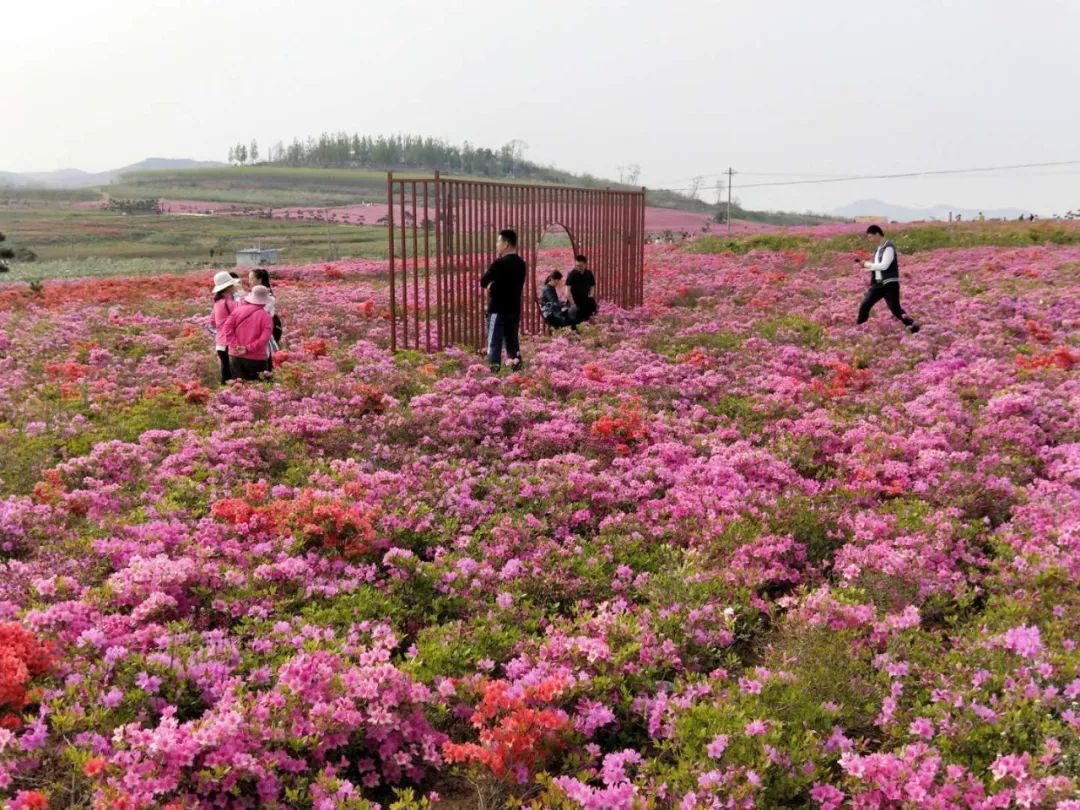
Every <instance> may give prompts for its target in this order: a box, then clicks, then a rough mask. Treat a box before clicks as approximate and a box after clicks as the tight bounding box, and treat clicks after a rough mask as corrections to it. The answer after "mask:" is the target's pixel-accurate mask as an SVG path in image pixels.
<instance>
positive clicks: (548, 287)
mask: <svg viewBox="0 0 1080 810" xmlns="http://www.w3.org/2000/svg"><path fill="white" fill-rule="evenodd" d="M561 285H562V273H560V272H559V271H558V270H556V271H555V272H553V273H552V274H551V275H549V276H548V277H547V278H546V279H544V289H543V290H542V291H541V293H540V312H541V313H542V314H543V316H544V323H546V324H547V325H548V326H550V327H552V328H553V329H561V328H562V327H564V326H569V327H571V328H572V329H574V330H577V321H576V320H574V316H573V315H572V314H571V312H570V307H569V305H568V304H567V303H566V302H565V301H563V300H562V299H561V298H560V297H559V287H560V286H561Z"/></svg>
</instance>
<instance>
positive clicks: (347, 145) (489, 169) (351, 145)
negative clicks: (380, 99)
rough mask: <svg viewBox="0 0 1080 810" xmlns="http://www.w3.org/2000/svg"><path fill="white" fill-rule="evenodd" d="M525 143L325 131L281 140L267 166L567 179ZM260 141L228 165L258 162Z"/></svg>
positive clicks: (232, 155) (235, 151)
mask: <svg viewBox="0 0 1080 810" xmlns="http://www.w3.org/2000/svg"><path fill="white" fill-rule="evenodd" d="M524 152H525V143H524V142H522V141H517V140H515V141H510V142H509V143H507V144H504V145H503V146H501V147H499V148H498V149H489V148H487V147H475V146H473V145H472V144H470V143H469V142H468V141H466V142H465V143H464V144H463V145H461V146H456V145H454V144H451V143H448V142H447V141H444V140H441V139H439V138H431V137H423V136H420V135H377V136H374V137H373V136H370V135H360V134H359V133H353V134H352V135H350V134H348V133H346V132H337V133H331V132H324V133H323V134H322V135H320V136H319V137H317V138H308V139H307V140H305V141H301V140H300V139H299V138H294V139H293V141H292V143H289V144H285V143H283V142H281V141H278V142H277V143H275V144H274V145H273V146H271V147H270V148H269V151H268V152H267V153H266V156H265V160H264V161H263V162H264V163H270V164H277V165H281V166H306V167H317V168H328V169H344V168H353V169H359V168H364V169H395V168H406V169H430V170H440V171H448V172H461V173H463V174H471V175H480V176H484V177H545V176H547V175H551V174H557V175H563V176H565V173H564V172H558V171H557V170H555V169H551V168H550V167H545V166H540V165H538V164H536V163H533V162H531V161H528V160H525V157H524ZM259 154H260V152H259V144H258V141H256V140H252V141H251V142H250V143H249V144H244V143H238V144H235V145H234V146H230V147H229V155H228V157H229V162H230V163H235V164H239V165H241V166H242V165H245V164H247V163H255V162H257V161H258V159H259Z"/></svg>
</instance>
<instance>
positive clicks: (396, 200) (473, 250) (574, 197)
mask: <svg viewBox="0 0 1080 810" xmlns="http://www.w3.org/2000/svg"><path fill="white" fill-rule="evenodd" d="M386 196H387V202H388V203H389V213H388V217H387V231H388V241H389V258H390V322H391V329H390V347H391V349H392V350H394V351H396V350H398V349H417V350H424V351H438V350H440V349H442V348H443V347H445V346H452V345H459V346H473V347H476V348H480V347H482V346H483V344H484V308H485V301H486V299H485V295H484V290H482V289H481V288H480V276H481V275H483V272H484V271H485V270H486V269H487V266H488V264H490V263H491V262H492V261H494V259H495V240H496V236H497V234H498V232H499V231H500V230H502V229H504V228H512V229H513V230H515V231H517V234H518V252H519V253H520V254H521V256H522V257H523V258H524V259H525V261H526V262H527V263H528V265H529V268H530V276H531V274H532V269H533V268H535V267H536V262H537V247H538V246H539V244H540V239H541V238H542V237H543V235H544V233H545V232H546V231H547V230H548V229H549V228H550V227H552V226H554V225H558V226H561V227H562V228H564V229H565V230H566V232H567V233H568V234H569V235H570V242H571V244H572V245H573V248H574V252H575V253H584V254H586V255H587V256H588V257H589V267H590V269H592V271H593V273H594V274H595V276H596V297H597V299H599V300H600V301H606V302H609V303H611V304H614V305H616V306H618V307H622V308H624V309H631V308H633V307H638V306H641V304H642V298H643V292H644V276H643V265H644V241H645V189H644V188H642V189H641V190H640V191H638V190H635V191H611V190H610V189H592V188H572V187H567V186H540V185H527V184H523V183H487V182H480V181H475V180H454V179H449V178H444V177H440V176H439V173H438V172H436V173H435V176H434V177H424V178H397V177H394V176H393V173H390V174H387V176H386ZM539 294H540V291H539V289H537V285H536V284H535V283H526V286H525V290H524V291H523V295H524V296H525V297H526V298H529V297H531V298H533V300H534V304H533V305H532V306H523V307H522V311H521V329H522V331H523V332H524V333H526V334H537V333H540V332H542V331H543V330H544V329H545V328H546V327H545V325H544V319H543V317H542V316H541V314H540V304H539ZM523 303H524V302H523Z"/></svg>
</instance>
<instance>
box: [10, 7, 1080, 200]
mask: <svg viewBox="0 0 1080 810" xmlns="http://www.w3.org/2000/svg"><path fill="white" fill-rule="evenodd" d="M3 30H4V37H3V48H2V52H0V169H3V170H9V171H29V170H50V169H56V168H61V167H78V168H82V169H86V170H90V171H99V170H104V169H109V168H115V167H117V166H122V165H125V164H128V163H133V162H135V161H137V160H140V159H142V158H144V157H148V156H164V157H194V158H204V159H218V160H224V159H225V157H226V153H227V150H228V146H229V144H231V143H234V142H237V141H245V142H247V141H250V140H251V139H252V138H256V139H258V141H259V143H260V145H262V146H263V147H264V148H265V146H266V145H267V144H269V143H272V142H274V141H277V140H279V139H280V140H284V141H288V140H290V139H291V138H292V137H293V136H300V137H306V136H308V135H316V134H318V133H319V132H321V131H324V130H334V131H336V130H345V131H348V132H353V131H360V132H367V133H372V134H376V133H380V132H383V133H392V132H405V133H417V134H430V135H433V136H439V137H443V138H446V139H448V140H450V141H452V142H461V141H464V140H469V141H471V142H473V143H474V144H477V145H488V146H493V147H496V146H499V145H501V144H503V143H505V142H507V141H510V140H512V139H515V138H519V139H521V140H523V141H525V142H526V143H527V144H528V145H529V147H528V150H527V151H526V156H527V157H529V158H530V159H533V160H536V161H539V162H542V163H553V164H556V165H558V166H560V167H562V168H566V169H571V170H576V171H590V172H593V173H594V174H598V175H606V176H612V177H617V176H618V168H617V167H618V166H620V165H625V164H632V163H637V164H640V166H641V169H642V175H641V180H642V182H644V183H646V184H648V185H651V186H665V185H666V186H685V185H686V181H687V179H688V178H689V177H691V176H692V175H696V174H703V175H707V174H711V173H715V172H720V171H722V170H723V169H725V168H726V167H727V166H729V165H731V166H733V167H734V168H735V169H736V170H741V171H742V172H743V174H741V175H740V176H738V177H737V178H736V185H735V189H736V196H737V197H739V198H740V199H741V200H742V202H743V203H744V204H748V205H750V206H753V207H769V208H787V209H799V210H802V209H815V210H825V209H829V208H832V207H835V206H838V205H842V204H845V203H847V202H850V201H852V200H855V199H859V198H862V197H878V198H881V199H885V200H888V201H890V202H894V203H900V204H910V205H930V204H934V203H942V202H948V203H952V204H955V205H958V206H967V207H974V208H992V207H995V206H1016V207H1021V208H1030V209H1033V210H1035V211H1038V212H1041V213H1046V214H1049V213H1053V212H1055V211H1061V212H1064V211H1065V210H1067V209H1070V208H1078V207H1080V164H1077V165H1076V166H1073V167H1064V168H1059V169H1042V170H1026V171H1021V172H1009V173H997V174H992V175H990V176H981V177H962V178H956V177H952V178H942V179H913V180H894V181H888V182H851V183H840V184H835V185H817V186H803V187H799V186H796V187H788V188H771V189H770V188H761V189H743V190H741V191H740V190H739V184H740V183H744V184H748V183H751V182H766V181H768V180H777V179H784V178H778V177H766V176H758V175H752V174H751V173H773V172H775V173H806V174H813V175H829V174H845V175H846V174H879V173H888V172H898V171H908V170H919V169H947V168H967V167H974V166H993V165H1001V164H1014V163H1034V162H1042V161H1067V160H1077V161H1080V103H1078V102H1077V86H1078V83H1077V80H1078V79H1080V58H1078V52H1077V40H1078V38H1080V0H905V2H895V1H894V2H890V3H881V2H873V1H872V0H818V2H806V0H791V1H790V2H787V1H782V0H753V2H751V1H750V0H740V1H739V2H735V1H734V0H733V1H732V2H718V1H714V2H708V1H707V0H664V1H663V2H655V1H653V2H649V0H623V1H622V2H616V1H615V0H609V2H595V1H594V0H543V1H542V2H539V1H538V2H515V1H514V0H504V1H503V2H494V1H493V0H459V1H458V2H454V0H444V1H443V2H421V1H420V0H381V1H380V2H372V0H308V1H307V2H302V3H301V2H278V1H277V0H258V1H257V2H256V1H255V0H36V2H26V1H24V0H12V2H10V3H6V4H5V8H4V11H3ZM711 182H712V178H709V179H708V180H707V183H710V184H711Z"/></svg>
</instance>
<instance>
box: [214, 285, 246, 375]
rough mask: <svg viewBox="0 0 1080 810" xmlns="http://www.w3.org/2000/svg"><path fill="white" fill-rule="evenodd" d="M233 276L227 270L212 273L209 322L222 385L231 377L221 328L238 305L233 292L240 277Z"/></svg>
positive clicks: (237, 287)
mask: <svg viewBox="0 0 1080 810" xmlns="http://www.w3.org/2000/svg"><path fill="white" fill-rule="evenodd" d="M234 276H235V274H234V273H230V272H229V271H228V270H222V271H221V272H219V273H215V274H214V289H213V293H214V309H213V311H212V312H211V313H210V323H211V326H212V327H213V331H214V351H216V352H217V356H218V361H219V362H220V363H221V384H222V385H224V384H225V383H227V382H228V381H229V380H231V379H232V378H233V375H232V367H231V365H230V364H229V347H228V346H227V345H226V344H225V343H223V342H222V340H223V338H222V330H223V329H224V327H225V321H227V320H228V319H229V316H230V315H232V314H233V311H234V310H235V309H236V308H237V307H238V306H239V304H238V303H237V302H236V297H235V293H236V291H237V290H238V289H239V287H240V279H239V278H235V277H234Z"/></svg>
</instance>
